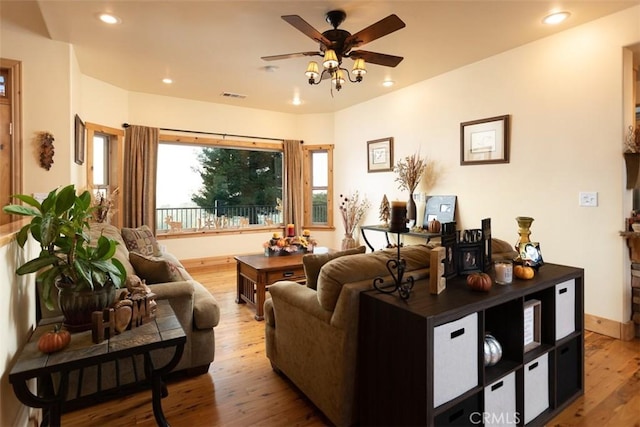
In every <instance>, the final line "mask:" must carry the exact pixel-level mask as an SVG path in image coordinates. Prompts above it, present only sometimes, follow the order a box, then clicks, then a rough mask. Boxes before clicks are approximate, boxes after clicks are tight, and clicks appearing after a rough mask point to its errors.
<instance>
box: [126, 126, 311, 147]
mask: <svg viewBox="0 0 640 427" xmlns="http://www.w3.org/2000/svg"><path fill="white" fill-rule="evenodd" d="M129 126H131V125H130V124H129V123H123V124H122V127H123V128H125V129H126V128H128V127H129ZM159 129H160V130H165V131H169V132H183V133H199V134H202V135H219V136H221V137H222V139H224V138H226V137H227V136H230V137H235V138H247V139H265V140H268V141H280V142H284V139H282V138H268V137H265V136H251V135H235V134H232V133H219V132H200V131H197V130H183V129H168V128H159ZM300 142H301V143H302V142H303V141H300Z"/></svg>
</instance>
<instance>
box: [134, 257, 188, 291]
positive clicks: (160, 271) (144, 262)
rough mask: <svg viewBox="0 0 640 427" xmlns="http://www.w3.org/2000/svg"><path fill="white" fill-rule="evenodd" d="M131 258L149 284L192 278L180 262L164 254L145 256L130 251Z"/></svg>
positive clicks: (138, 271)
mask: <svg viewBox="0 0 640 427" xmlns="http://www.w3.org/2000/svg"><path fill="white" fill-rule="evenodd" d="M129 260H130V261H131V265H133V268H135V270H136V273H137V274H138V276H140V278H142V279H144V280H145V282H146V283H147V284H148V285H151V284H154V283H165V282H179V281H182V280H189V279H190V278H191V276H189V274H188V273H187V271H186V270H185V269H184V268H183V267H182V266H181V265H180V264H178V263H175V262H173V261H171V260H169V259H167V258H166V257H164V256H159V257H154V256H145V255H142V254H139V253H136V252H129Z"/></svg>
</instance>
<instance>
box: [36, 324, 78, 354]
mask: <svg viewBox="0 0 640 427" xmlns="http://www.w3.org/2000/svg"><path fill="white" fill-rule="evenodd" d="M70 342H71V334H70V333H69V331H67V330H64V329H60V326H58V325H56V326H55V327H54V328H53V329H52V330H50V331H49V332H46V333H45V334H44V335H42V336H41V337H40V339H38V350H40V351H41V352H43V353H54V352H56V351H59V350H62V349H63V348H65V347H66V346H67V345H68V344H69V343H70Z"/></svg>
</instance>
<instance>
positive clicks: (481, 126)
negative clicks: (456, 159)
mask: <svg viewBox="0 0 640 427" xmlns="http://www.w3.org/2000/svg"><path fill="white" fill-rule="evenodd" d="M487 163H509V116H508V115H506V116H497V117H490V118H488V119H481V120H474V121H471V122H464V123H460V164H461V165H480V164H487Z"/></svg>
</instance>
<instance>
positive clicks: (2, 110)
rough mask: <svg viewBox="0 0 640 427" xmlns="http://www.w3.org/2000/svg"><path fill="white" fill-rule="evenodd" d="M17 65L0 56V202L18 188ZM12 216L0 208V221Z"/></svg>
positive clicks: (18, 117) (19, 155) (18, 84)
mask: <svg viewBox="0 0 640 427" xmlns="http://www.w3.org/2000/svg"><path fill="white" fill-rule="evenodd" d="M20 94H21V68H20V62H19V61H13V60H9V59H2V58H0V206H4V205H6V204H7V203H9V202H10V201H11V195H12V194H18V193H20V191H21V188H22V180H21V176H22V174H21V173H20V165H21V162H20V159H21V157H22V132H21V129H22V123H21V115H20V111H21V108H20V105H21V104H20V103H21V97H20ZM13 220H14V219H13V218H12V217H11V216H10V215H7V214H5V213H4V212H3V211H2V210H0V225H3V224H8V223H9V222H11V221H13Z"/></svg>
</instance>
